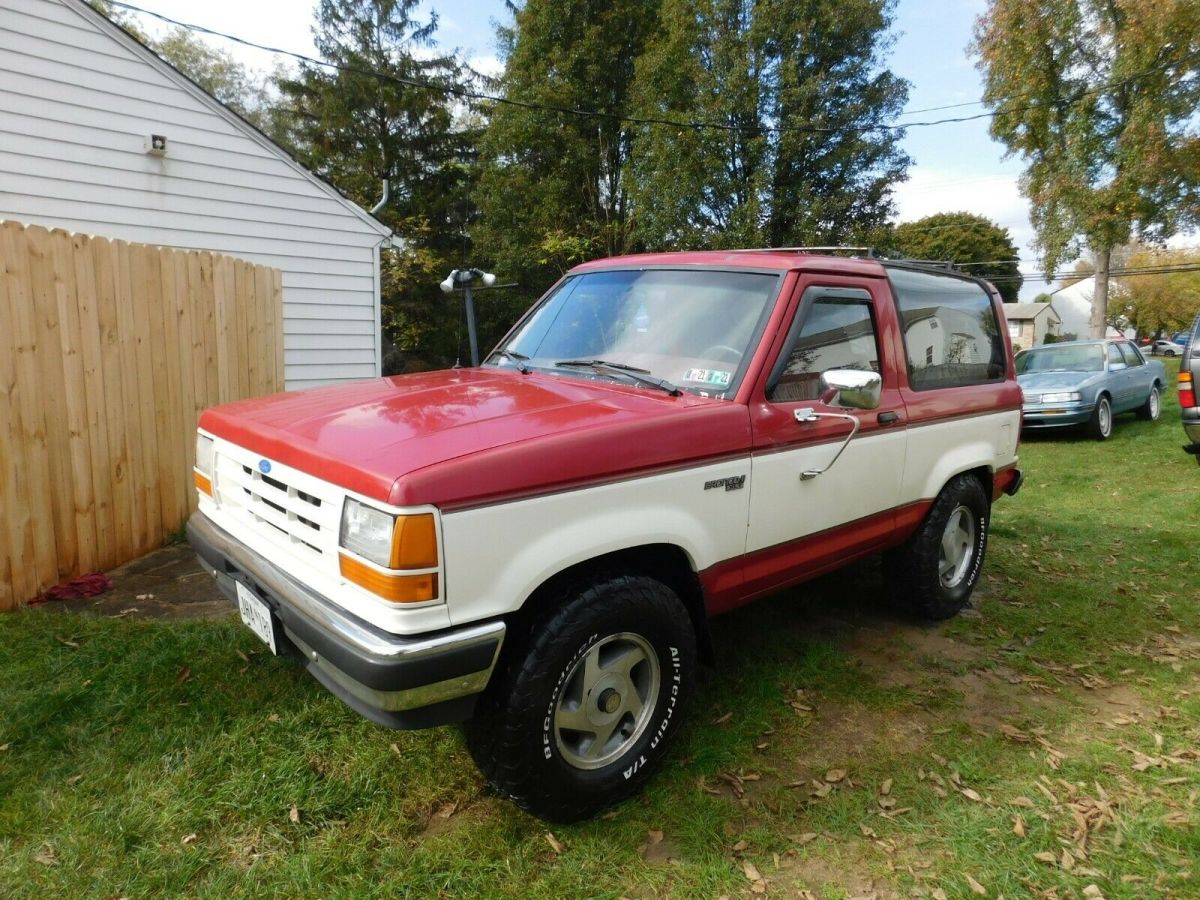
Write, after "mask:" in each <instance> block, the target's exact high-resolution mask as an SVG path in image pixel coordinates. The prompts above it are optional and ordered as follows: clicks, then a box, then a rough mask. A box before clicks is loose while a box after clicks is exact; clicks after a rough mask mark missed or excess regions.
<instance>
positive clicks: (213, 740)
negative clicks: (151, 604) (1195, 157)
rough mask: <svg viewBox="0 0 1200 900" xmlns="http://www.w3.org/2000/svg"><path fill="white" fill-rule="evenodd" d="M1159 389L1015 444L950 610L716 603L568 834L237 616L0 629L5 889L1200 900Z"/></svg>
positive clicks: (1197, 705) (1196, 636) (871, 599)
mask: <svg viewBox="0 0 1200 900" xmlns="http://www.w3.org/2000/svg"><path fill="white" fill-rule="evenodd" d="M1168 394H1169V396H1168V397H1167V398H1166V401H1165V403H1164V414H1163V418H1162V420H1161V421H1159V422H1157V423H1145V422H1140V421H1136V420H1134V419H1133V418H1132V417H1126V416H1123V417H1121V418H1120V419H1119V420H1118V423H1117V428H1116V431H1115V433H1114V435H1113V437H1112V439H1111V440H1110V441H1108V442H1106V443H1103V444H1101V443H1097V442H1093V441H1089V440H1086V439H1084V438H1082V437H1076V436H1068V435H1063V436H1058V437H1052V438H1046V437H1038V438H1033V439H1029V440H1027V441H1026V442H1025V443H1024V444H1023V447H1022V466H1023V468H1024V469H1025V470H1026V482H1025V488H1024V489H1023V490H1022V492H1021V493H1020V494H1019V495H1018V496H1017V497H1016V498H1011V499H1010V498H1005V499H1003V500H1002V501H1001V502H999V503H998V504H997V505H996V507H995V512H994V520H993V531H992V541H991V546H990V549H989V555H988V561H987V564H986V567H985V572H986V575H985V579H984V582H983V585H982V588H983V589H982V590H981V591H980V593H979V595H977V602H976V605H975V609H973V610H969V611H968V612H967V613H966V614H964V615H963V616H961V617H959V618H957V619H955V620H953V621H951V622H949V623H944V624H941V625H937V626H932V627H931V626H926V625H922V624H920V623H915V622H912V621H909V620H906V619H904V618H903V617H899V616H897V615H895V614H893V613H891V612H890V611H889V610H888V609H887V608H886V607H884V606H882V605H881V603H880V597H881V593H882V590H881V582H880V576H879V572H878V567H877V566H876V565H874V564H871V565H866V566H860V567H856V568H855V570H854V571H853V572H851V573H848V574H840V575H835V576H831V577H827V578H824V579H821V580H820V581H818V582H815V583H813V584H810V585H807V586H804V587H802V588H800V589H797V590H793V591H789V592H786V593H784V594H781V595H779V596H778V597H774V598H771V599H769V600H766V601H763V602H760V603H758V604H756V605H754V606H752V607H750V608H748V609H746V610H743V611H740V612H738V613H734V614H732V615H730V616H727V617H725V618H724V619H722V620H721V622H720V627H719V628H717V629H716V640H717V644H718V646H717V651H718V656H719V657H720V666H719V668H718V669H717V670H716V671H714V672H712V673H711V674H710V675H709V676H708V677H707V678H706V680H705V682H704V684H703V685H702V687H701V689H700V691H699V693H698V696H697V702H696V704H695V707H694V709H693V715H692V717H691V724H690V727H688V728H687V729H685V731H684V733H683V734H682V735H681V738H682V739H681V740H680V742H679V744H678V745H677V747H676V749H675V752H674V754H673V756H672V757H671V759H670V760H669V762H668V765H667V766H666V767H665V768H664V770H663V771H662V772H661V773H660V774H659V776H658V777H657V778H656V780H655V781H654V782H653V783H652V784H651V786H650V788H649V789H648V790H647V791H646V792H645V793H644V794H643V795H642V796H640V797H638V798H635V799H633V800H631V801H629V802H627V803H625V804H624V805H622V806H620V807H619V808H617V809H616V810H614V811H612V812H610V813H609V814H607V815H605V816H603V817H601V818H599V819H597V820H595V821H592V822H588V823H585V824H582V825H577V826H571V827H561V828H559V827H555V828H553V829H549V828H547V826H546V825H545V824H543V823H541V822H539V821H537V820H535V819H533V818H530V817H529V816H527V815H525V814H523V813H521V812H519V811H518V810H516V809H515V808H514V807H512V806H510V805H509V804H507V803H505V802H503V801H502V800H500V799H498V798H496V797H494V796H492V795H491V794H489V792H488V791H487V790H486V789H485V786H484V785H483V783H482V781H481V779H480V777H479V776H478V774H477V773H476V771H475V769H474V767H473V766H472V764H471V762H470V759H469V758H468V756H467V754H466V752H465V750H464V748H463V744H462V739H461V737H460V735H459V733H458V731H457V730H456V729H453V728H441V729H436V730H432V731H424V732H404V733H401V732H389V731H385V730H383V729H380V728H378V727H376V726H374V725H371V724H370V723H368V722H365V721H363V720H361V719H360V718H358V717H357V716H356V715H355V714H353V713H351V712H349V711H348V710H347V709H345V708H344V707H343V706H342V705H341V704H340V703H339V702H338V701H336V700H334V699H332V698H331V697H329V696H328V695H327V694H326V693H325V692H324V690H322V689H321V688H320V687H319V686H318V685H317V683H316V682H315V681H313V680H312V679H311V678H310V677H309V676H307V675H306V674H304V673H302V672H301V671H300V670H299V669H297V668H296V667H294V666H293V665H291V664H289V663H287V662H283V661H279V660H276V659H274V658H272V657H270V656H269V654H267V653H266V652H265V651H264V650H263V649H262V647H261V645H260V644H259V643H258V642H257V640H256V638H254V636H253V635H251V634H250V632H249V631H247V630H246V629H245V628H244V627H243V626H242V625H241V624H240V623H239V622H238V621H237V620H236V619H235V618H233V617H232V616H231V617H230V618H229V619H228V620H222V621H218V622H187V623H177V622H170V623H168V622H154V621H138V620H133V619H130V618H122V619H102V618H95V617H88V616H82V615H73V614H65V613H61V612H47V611H32V612H24V613H19V614H15V615H10V616H5V617H3V618H0V678H2V679H3V684H2V687H0V897H4V898H18V897H45V896H52V895H57V896H97V897H117V896H130V897H138V896H146V895H163V896H176V895H194V896H221V897H225V896H230V895H247V894H278V895H286V896H323V897H329V896H355V897H359V896H368V895H378V896H397V895H412V896H419V897H429V896H442V895H445V896H463V895H472V896H473V895H480V896H499V897H556V898H557V897H569V896H588V897H620V896H627V897H651V896H672V897H717V896H720V895H723V894H727V895H750V894H752V893H754V894H763V893H765V894H766V895H768V896H790V897H853V896H871V895H876V896H878V897H890V896H911V895H916V896H932V897H943V896H944V897H975V896H988V897H997V896H999V895H1001V894H1003V895H1004V896H1006V897H1009V898H1013V897H1028V896H1045V897H1064V898H1065V897H1080V896H1092V897H1095V896H1103V897H1147V896H1177V897H1197V896H1200V810H1197V805H1196V802H1197V795H1198V792H1200V608H1198V607H1200V604H1198V603H1197V600H1198V599H1200V589H1198V588H1197V585H1198V584H1200V571H1197V570H1198V568H1200V565H1198V563H1197V553H1196V547H1197V546H1198V545H1200V470H1198V469H1197V466H1196V464H1195V462H1194V461H1193V460H1192V459H1191V458H1190V457H1188V456H1186V455H1185V454H1184V453H1182V452H1181V451H1180V449H1179V448H1180V445H1181V444H1182V441H1183V435H1182V431H1181V429H1180V427H1179V413H1178V406H1177V405H1176V403H1175V401H1174V396H1173V395H1174V389H1173V387H1172V388H1171V389H1170V390H1169V391H1168ZM550 831H553V836H552V837H551V836H550V835H549V834H548V832H550Z"/></svg>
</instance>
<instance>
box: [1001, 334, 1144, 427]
mask: <svg viewBox="0 0 1200 900" xmlns="http://www.w3.org/2000/svg"><path fill="white" fill-rule="evenodd" d="M1017 381H1018V382H1019V383H1020V385H1021V391H1022V393H1023V394H1024V400H1023V403H1022V415H1023V418H1022V425H1021V427H1022V428H1025V429H1028V430H1030V431H1033V430H1039V429H1043V428H1069V427H1079V426H1082V427H1083V428H1085V429H1086V430H1087V432H1088V434H1090V435H1091V436H1092V437H1094V438H1096V439H1097V440H1101V441H1102V440H1104V439H1105V438H1107V437H1108V436H1109V435H1110V434H1112V429H1113V416H1114V415H1117V414H1118V413H1124V412H1136V413H1137V415H1138V417H1139V418H1142V419H1149V420H1151V421H1153V420H1154V419H1157V418H1158V414H1159V409H1160V406H1161V400H1162V390H1163V385H1164V384H1165V383H1166V372H1165V370H1164V369H1163V364H1162V363H1161V362H1159V361H1158V360H1147V359H1146V358H1145V357H1144V356H1142V354H1141V351H1139V350H1138V348H1137V347H1135V346H1134V345H1133V344H1131V343H1130V342H1129V341H1127V340H1124V339H1115V340H1103V341H1066V342H1063V343H1058V344H1047V345H1045V346H1042V347H1034V348H1033V349H1030V350H1025V351H1022V352H1021V353H1019V354H1018V355H1017Z"/></svg>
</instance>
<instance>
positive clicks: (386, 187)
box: [371, 178, 392, 216]
mask: <svg viewBox="0 0 1200 900" xmlns="http://www.w3.org/2000/svg"><path fill="white" fill-rule="evenodd" d="M391 196H392V183H391V182H390V181H389V180H388V179H386V178H385V179H383V196H382V197H380V198H379V202H378V203H376V204H375V205H374V206H372V207H371V215H373V216H377V215H379V213H380V211H381V210H382V209H383V208H384V207H385V206H387V202H388V199H389V198H390V197H391Z"/></svg>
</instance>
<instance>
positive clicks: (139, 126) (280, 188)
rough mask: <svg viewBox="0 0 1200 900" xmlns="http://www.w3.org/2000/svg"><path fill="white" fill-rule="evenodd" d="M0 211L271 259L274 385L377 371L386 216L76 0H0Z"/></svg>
mask: <svg viewBox="0 0 1200 900" xmlns="http://www.w3.org/2000/svg"><path fill="white" fill-rule="evenodd" d="M151 134H164V135H166V137H167V155H166V156H165V157H163V158H157V157H153V156H150V155H148V154H147V153H146V152H145V146H144V142H145V140H146V138H148V137H149V135H151ZM0 219H11V220H13V221H17V222H23V223H27V224H38V225H46V226H48V227H57V228H65V229H67V230H70V231H78V232H83V233H86V234H94V235H100V236H103V237H108V238H120V239H122V240H127V241H138V242H142V243H147V244H157V245H162V246H168V247H181V248H187V249H197V250H210V251H214V252H218V253H225V254H229V255H231V256H236V257H240V258H243V259H248V260H251V261H252V262H256V263H262V264H265V265H269V266H275V267H277V268H279V269H280V270H281V271H282V272H283V307H284V367H285V376H286V381H287V386H288V387H289V388H301V387H309V386H312V385H316V384H323V383H328V382H332V381H339V380H342V379H351V378H367V377H371V376H373V375H377V374H378V373H379V366H380V359H379V310H378V285H379V273H378V252H379V250H378V248H379V245H380V243H381V242H382V241H383V240H384V238H385V237H386V235H387V230H386V229H385V228H384V227H383V226H382V225H380V224H379V223H377V222H375V221H374V220H372V219H370V217H369V216H367V215H366V214H365V213H364V212H363V211H362V210H360V209H358V208H357V207H355V206H354V205H353V204H352V203H350V202H349V201H347V200H345V199H344V198H342V197H340V196H339V195H337V193H336V192H335V191H334V190H333V189H332V188H330V187H329V186H328V185H325V184H323V183H321V182H320V181H318V180H317V179H315V178H314V177H312V176H311V175H310V174H308V173H307V172H305V171H304V170H303V169H301V168H300V167H299V166H298V165H296V164H295V163H294V162H293V161H291V160H290V159H288V158H287V156H286V154H284V153H283V151H282V150H280V149H279V148H278V147H275V146H274V145H273V144H271V143H270V142H269V141H267V140H266V139H265V138H264V137H262V136H261V135H259V134H258V133H257V132H255V131H254V129H253V128H251V127H250V126H248V125H246V124H245V123H243V122H241V121H240V120H238V119H237V117H236V116H234V115H232V114H231V113H229V112H228V111H226V110H224V109H223V108H221V107H220V105H219V104H217V103H216V101H214V100H212V99H211V98H209V97H207V95H204V94H203V92H202V91H200V90H199V88H197V87H195V86H194V85H191V84H190V83H188V82H187V80H186V79H184V78H183V77H182V76H181V75H179V74H178V73H176V72H174V71H173V70H171V69H170V68H169V67H167V66H166V65H165V64H162V63H161V62H158V61H157V60H154V59H152V58H150V57H149V55H148V51H146V50H145V49H144V48H141V47H139V46H136V45H134V44H133V43H132V41H131V40H130V39H129V38H128V37H127V36H125V35H123V34H120V33H119V32H117V31H116V30H115V29H112V28H111V27H110V26H108V25H107V24H106V23H104V22H101V21H97V19H96V17H95V15H94V14H93V13H92V12H91V11H90V10H88V9H86V8H84V7H83V4H82V2H81V0H0Z"/></svg>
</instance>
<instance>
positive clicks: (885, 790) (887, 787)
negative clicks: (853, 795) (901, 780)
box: [879, 778, 892, 797]
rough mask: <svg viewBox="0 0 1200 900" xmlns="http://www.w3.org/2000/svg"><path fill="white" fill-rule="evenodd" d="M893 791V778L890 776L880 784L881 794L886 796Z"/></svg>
mask: <svg viewBox="0 0 1200 900" xmlns="http://www.w3.org/2000/svg"><path fill="white" fill-rule="evenodd" d="M891 792H892V779H890V778H889V779H887V780H886V781H885V782H884V783H883V784H881V785H880V786H879V794H880V796H882V797H886V796H887V795H888V794H890V793H891Z"/></svg>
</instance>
